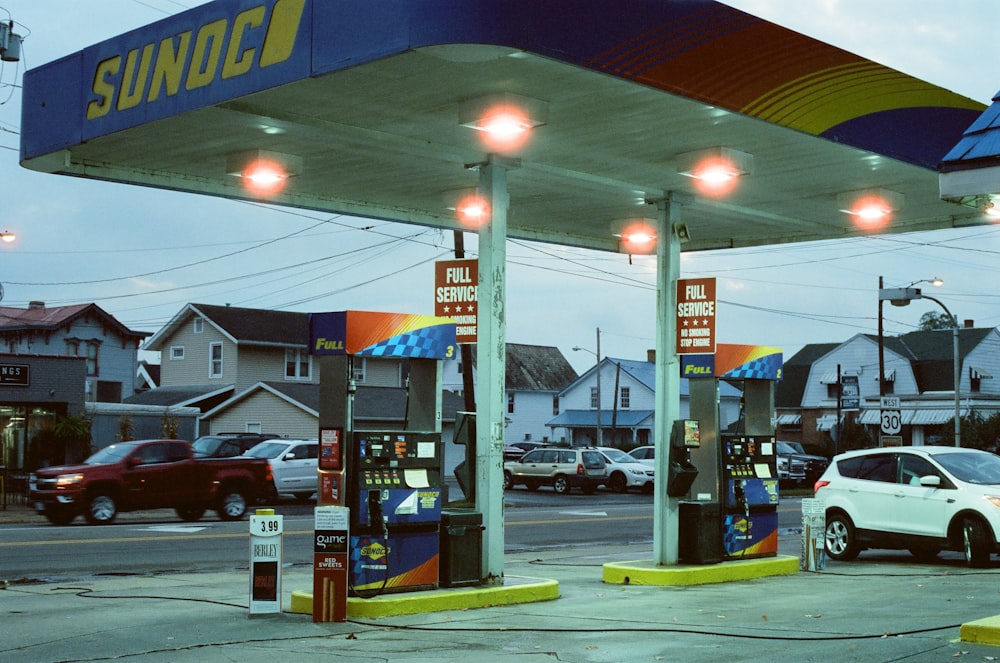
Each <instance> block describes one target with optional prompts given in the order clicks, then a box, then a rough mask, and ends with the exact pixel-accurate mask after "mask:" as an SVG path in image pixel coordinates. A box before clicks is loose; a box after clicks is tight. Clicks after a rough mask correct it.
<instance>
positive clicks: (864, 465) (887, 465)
mask: <svg viewBox="0 0 1000 663" xmlns="http://www.w3.org/2000/svg"><path fill="white" fill-rule="evenodd" d="M837 471H838V472H840V476H842V477H849V478H851V479H865V480H867V481H885V482H887V483H896V454H891V453H888V454H872V455H868V456H856V457H854V458H845V459H844V460H841V461H838V462H837Z"/></svg>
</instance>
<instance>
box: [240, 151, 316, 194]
mask: <svg viewBox="0 0 1000 663" xmlns="http://www.w3.org/2000/svg"><path fill="white" fill-rule="evenodd" d="M226 173H227V174H229V175H232V176H234V177H241V178H243V180H244V181H245V184H246V187H247V189H249V190H250V191H252V192H253V193H256V194H261V195H271V194H275V193H278V192H279V191H280V190H281V189H283V188H284V186H285V182H286V181H287V180H288V178H290V177H294V176H295V175H299V174H301V173H302V157H297V156H295V155H292V154H282V153H281V152H271V151H269V150H246V151H244V152H237V153H235V154H230V155H229V156H228V157H227V158H226Z"/></svg>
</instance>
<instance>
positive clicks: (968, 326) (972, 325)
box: [962, 320, 976, 329]
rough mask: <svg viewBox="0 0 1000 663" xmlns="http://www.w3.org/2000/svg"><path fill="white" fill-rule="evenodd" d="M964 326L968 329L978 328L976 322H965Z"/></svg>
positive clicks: (963, 322)
mask: <svg viewBox="0 0 1000 663" xmlns="http://www.w3.org/2000/svg"><path fill="white" fill-rule="evenodd" d="M962 324H964V325H965V328H966V329H975V328H976V321H975V320H963V321H962Z"/></svg>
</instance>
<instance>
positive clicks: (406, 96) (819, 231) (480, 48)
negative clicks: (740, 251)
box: [21, 0, 986, 251]
mask: <svg viewBox="0 0 1000 663" xmlns="http://www.w3.org/2000/svg"><path fill="white" fill-rule="evenodd" d="M23 99H24V107H23V121H22V144H21V161H22V164H23V165H24V166H26V167H28V168H32V169H35V170H39V171H45V172H52V173H59V174H66V175H74V176H80V177H87V178H94V179H102V180H111V181H118V182H126V183H132V184H141V185H147V186H153V187H161V188H166V189H176V190H180V191H189V192H196V193H203V194H210V195H216V196H224V197H229V198H241V199H253V200H260V197H259V196H255V195H254V194H252V193H250V192H249V191H248V190H247V188H246V187H245V186H244V182H243V180H242V178H241V177H239V176H238V175H239V173H241V172H242V170H241V169H242V167H243V164H244V161H245V160H246V159H248V158H249V157H250V156H270V157H272V158H273V159H274V160H276V161H277V162H279V164H280V165H281V166H283V167H284V168H286V170H287V172H288V173H289V174H290V175H291V177H290V178H289V179H288V180H287V182H286V183H285V187H284V189H283V190H282V191H281V192H279V193H275V194H273V195H270V196H269V197H267V198H266V200H268V201H270V202H274V203H277V204H282V205H289V206H295V207H301V208H309V209H315V210H323V211H328V212H339V213H344V214H349V215H355V216H363V217H372V218H382V219H388V220H393V221H399V222H405V223H414V224H420V225H426V226H436V227H441V228H448V229H451V228H459V227H462V226H459V225H457V221H456V218H455V214H454V211H453V210H452V209H450V208H453V207H454V206H455V199H456V197H457V195H458V193H459V192H460V191H462V190H465V189H469V188H475V187H476V185H477V182H478V175H477V173H476V172H475V171H476V165H477V164H480V163H482V162H483V161H484V160H485V159H486V158H487V154H488V153H491V152H498V153H500V155H502V157H503V163H504V165H505V167H508V175H507V177H508V191H509V195H510V212H509V219H508V228H507V230H508V234H509V236H511V237H516V238H523V239H533V240H541V241H545V242H553V243H560V244H567V245H573V246H580V247H589V248H594V249H600V250H609V251H616V250H621V248H620V246H619V238H618V237H616V234H620V232H621V223H622V222H623V221H624V220H627V219H632V218H638V217H647V218H648V217H651V216H654V214H655V213H654V211H653V208H652V207H651V206H650V204H649V201H656V200H659V199H662V198H664V197H666V196H668V195H670V196H671V197H672V199H673V200H676V201H679V202H681V204H682V205H683V217H682V218H683V223H684V224H685V226H686V230H687V235H689V236H690V239H689V241H687V243H685V244H684V245H683V250H704V249H717V248H728V247H739V246H754V245H762V244H774V243H779V242H794V241H807V240H819V239H829V238H837V237H845V236H851V235H858V234H865V233H871V232H879V233H881V232H890V233H891V232H907V231H915V230H931V229H937V228H948V227H954V226H962V225H971V224H979V223H985V222H986V221H985V220H984V218H983V217H982V215H981V214H980V213H979V211H978V210H976V209H972V208H968V207H963V206H960V205H955V204H952V203H949V202H945V201H942V200H940V198H939V194H938V172H937V165H938V163H939V161H940V160H941V158H942V157H943V155H945V153H947V152H948V150H949V149H950V148H951V147H952V146H953V145H955V144H956V142H958V140H959V139H960V138H961V136H962V132H963V130H964V129H965V128H966V127H968V126H969V125H970V124H972V122H973V121H974V120H975V119H976V118H977V117H978V116H979V114H980V112H981V111H982V110H983V106H982V105H981V104H979V103H978V102H975V101H972V100H970V99H967V98H964V97H961V96H959V95H956V94H953V93H951V92H948V91H946V90H943V89H941V88H938V87H936V86H933V85H931V84H928V83H925V82H922V81H920V80H916V79H914V78H912V77H909V76H907V75H904V74H902V73H900V72H897V71H894V70H892V69H889V68H887V67H884V66H882V65H879V64H877V63H874V62H871V61H867V60H865V59H863V58H861V57H858V56H855V55H853V54H851V53H848V52H845V51H843V50H840V49H837V48H834V47H832V46H829V45H827V44H824V43H821V42H818V41H816V40H813V39H810V38H807V37H805V36H802V35H800V34H797V33H794V32H791V31H789V30H786V29H784V28H782V27H780V26H777V25H774V24H771V23H768V22H766V21H763V20H761V19H758V18H756V17H753V16H751V15H748V14H746V13H743V12H741V11H738V10H735V9H733V8H731V7H728V6H726V5H724V4H721V3H718V2H711V1H709V0H689V1H683V2H680V1H671V2H668V1H665V0H633V1H632V2H627V3H622V2H614V1H612V0H593V1H586V2H581V1H580V0H547V1H545V2H539V1H538V0H420V1H414V0H380V1H379V2H372V1H371V0H338V1H337V2H320V1H313V0H216V1H215V2H210V3H208V4H205V5H201V6H198V7H196V8H194V9H191V10H188V11H185V12H184V13H181V14H178V15H176V16H171V17H169V18H166V19H164V20H161V21H159V22H157V23H153V24H151V25H148V26H145V27H143V28H140V29H137V30H134V31H132V32H129V33H127V34H124V35H121V36H119V37H116V38H114V39H110V40H107V41H105V42H102V43H99V44H96V45H94V46H91V47H89V48H87V49H85V50H83V51H81V52H78V53H75V54H72V55H70V56H67V57H65V58H62V59H60V60H58V61H55V62H52V63H49V64H46V65H43V66H40V67H37V68H35V69H32V70H30V71H28V72H27V73H26V74H25V77H24V95H23ZM498 100H502V101H504V102H505V103H507V104H509V105H512V106H517V107H518V108H520V109H522V110H524V109H527V110H528V111H529V112H530V113H531V115H532V118H531V120H530V121H529V122H527V123H526V126H527V125H530V126H532V127H533V128H532V130H531V136H530V141H529V142H528V143H527V144H526V145H524V146H523V147H520V148H511V149H499V150H497V149H492V148H486V147H484V146H483V145H482V143H481V141H480V140H479V138H480V135H481V133H482V132H479V131H476V130H475V129H471V128H470V127H469V126H468V125H469V124H470V123H472V122H474V121H475V119H476V114H477V113H478V112H479V111H480V110H483V109H485V108H486V107H487V106H488V105H489V104H491V103H494V102H496V101H498ZM703 154H716V155H722V156H734V157H735V158H736V161H738V162H739V164H740V165H741V172H740V174H742V175H743V177H742V178H741V180H742V181H741V182H740V184H739V186H738V187H737V188H736V189H734V190H733V191H732V192H730V193H728V194H727V195H725V196H718V195H701V194H699V193H698V192H697V190H696V188H695V185H696V184H697V182H698V180H697V179H695V178H692V177H690V176H688V175H686V174H682V173H681V172H680V171H682V170H685V169H686V168H687V166H688V165H690V164H692V163H694V161H695V157H696V156H699V155H703ZM859 192H866V193H868V194H873V195H877V196H880V197H881V198H882V199H885V200H887V201H889V203H888V208H892V216H891V221H889V222H888V225H880V224H878V223H875V222H870V225H868V226H864V225H859V219H858V217H857V216H855V215H852V214H848V213H847V212H846V211H845V210H849V209H850V208H851V204H852V199H853V198H856V197H857V195H858V194H859ZM679 194H680V195H679ZM687 194H692V195H690V196H689V195H687Z"/></svg>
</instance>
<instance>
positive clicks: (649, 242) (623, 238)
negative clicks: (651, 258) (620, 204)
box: [611, 218, 656, 255]
mask: <svg viewBox="0 0 1000 663" xmlns="http://www.w3.org/2000/svg"><path fill="white" fill-rule="evenodd" d="M611 234H612V236H614V237H617V238H618V248H619V250H620V251H621V252H622V253H627V254H629V255H651V254H653V253H655V252H656V221H655V220H653V219H635V218H632V219H618V220H615V221H612V222H611Z"/></svg>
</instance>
